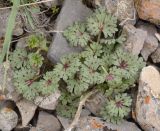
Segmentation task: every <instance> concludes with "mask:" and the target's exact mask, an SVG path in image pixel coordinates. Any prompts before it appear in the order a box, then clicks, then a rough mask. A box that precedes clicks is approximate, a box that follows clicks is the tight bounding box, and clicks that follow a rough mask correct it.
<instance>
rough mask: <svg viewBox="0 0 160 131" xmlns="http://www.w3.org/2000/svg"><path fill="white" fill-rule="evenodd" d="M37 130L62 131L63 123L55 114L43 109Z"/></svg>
mask: <svg viewBox="0 0 160 131" xmlns="http://www.w3.org/2000/svg"><path fill="white" fill-rule="evenodd" d="M36 130H37V131H60V130H61V124H60V122H59V121H58V119H57V118H56V117H55V116H53V115H51V114H48V113H46V112H43V111H41V112H40V113H39V116H38V122H37V126H36Z"/></svg>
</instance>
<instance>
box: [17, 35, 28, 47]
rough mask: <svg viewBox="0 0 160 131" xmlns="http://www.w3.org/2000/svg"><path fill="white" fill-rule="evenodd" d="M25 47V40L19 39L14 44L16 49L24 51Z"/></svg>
mask: <svg viewBox="0 0 160 131" xmlns="http://www.w3.org/2000/svg"><path fill="white" fill-rule="evenodd" d="M25 47H27V39H26V38H21V39H19V40H18V42H17V44H16V48H20V49H24V48H25Z"/></svg>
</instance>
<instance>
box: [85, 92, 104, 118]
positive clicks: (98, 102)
mask: <svg viewBox="0 0 160 131" xmlns="http://www.w3.org/2000/svg"><path fill="white" fill-rule="evenodd" d="M105 100H106V98H105V96H104V95H103V94H102V93H101V92H98V93H97V94H96V95H94V96H92V97H91V98H90V99H89V100H88V101H87V102H86V104H85V107H86V109H88V110H89V111H90V112H92V113H93V114H94V115H96V116H99V115H100V111H101V109H102V107H103V106H104V104H105Z"/></svg>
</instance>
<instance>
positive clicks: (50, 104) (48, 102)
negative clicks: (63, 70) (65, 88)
mask: <svg viewBox="0 0 160 131" xmlns="http://www.w3.org/2000/svg"><path fill="white" fill-rule="evenodd" d="M60 95H61V94H60V91H56V92H55V93H53V94H52V95H50V96H47V97H42V96H38V97H37V98H36V99H35V100H34V103H35V104H36V105H37V106H39V107H41V108H43V109H47V110H54V109H55V108H56V106H57V104H58V98H59V97H60Z"/></svg>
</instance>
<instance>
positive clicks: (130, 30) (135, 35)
mask: <svg viewBox="0 0 160 131" xmlns="http://www.w3.org/2000/svg"><path fill="white" fill-rule="evenodd" d="M123 33H124V34H126V35H127V36H126V38H127V40H126V42H125V43H124V45H123V48H124V49H125V50H127V51H128V52H130V53H132V54H133V55H139V54H140V52H141V50H142V49H143V45H144V42H145V40H146V37H147V31H144V30H142V29H137V28H135V27H134V26H133V25H130V24H127V25H125V26H124V28H123Z"/></svg>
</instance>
